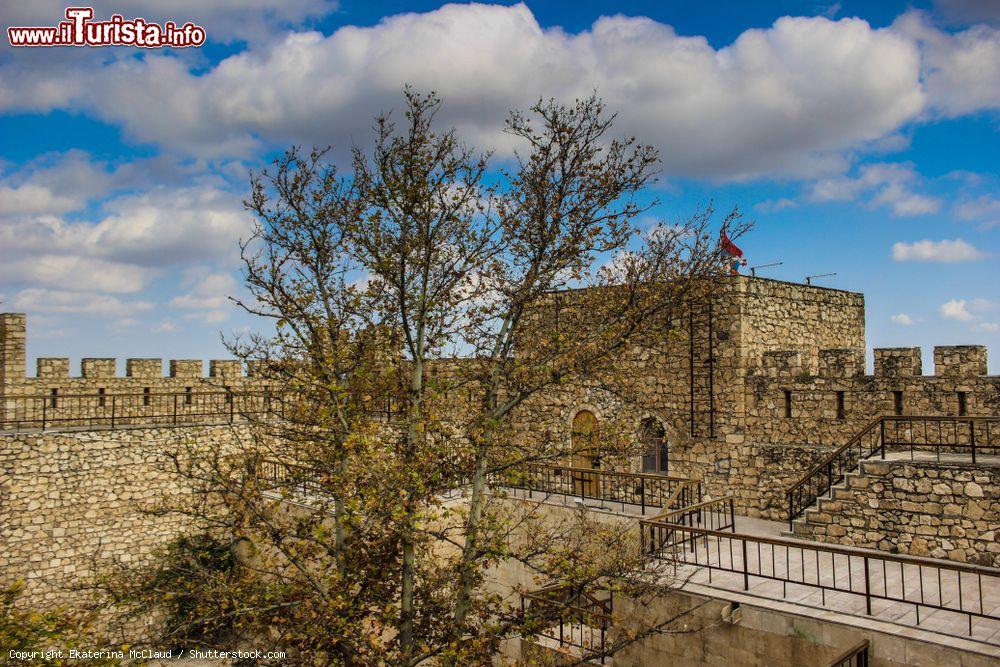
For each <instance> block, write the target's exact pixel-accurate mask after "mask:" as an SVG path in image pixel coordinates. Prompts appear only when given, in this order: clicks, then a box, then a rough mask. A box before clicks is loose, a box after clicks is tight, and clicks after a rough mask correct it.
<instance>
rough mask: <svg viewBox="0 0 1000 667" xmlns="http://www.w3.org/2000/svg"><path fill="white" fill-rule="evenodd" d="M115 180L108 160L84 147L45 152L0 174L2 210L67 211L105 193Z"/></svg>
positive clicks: (21, 212)
mask: <svg viewBox="0 0 1000 667" xmlns="http://www.w3.org/2000/svg"><path fill="white" fill-rule="evenodd" d="M112 182H113V176H112V174H111V173H110V172H109V171H108V166H107V164H105V163H103V162H95V161H92V160H91V159H90V156H89V155H87V153H85V152H83V151H78V150H72V151H68V152H66V153H64V154H61V155H59V154H48V155H44V156H42V157H40V158H38V159H35V160H32V161H31V162H29V163H27V164H26V165H24V166H23V167H21V168H19V169H18V170H17V171H15V172H13V173H10V174H5V175H4V176H3V177H2V178H0V211H2V212H3V215H4V217H7V216H16V215H30V214H59V213H66V212H68V211H72V210H74V209H78V208H81V207H82V206H83V205H84V204H86V203H87V202H88V201H92V200H94V199H97V198H99V197H101V196H102V195H104V194H105V193H106V192H107V191H108V189H109V188H110V187H111V184H112Z"/></svg>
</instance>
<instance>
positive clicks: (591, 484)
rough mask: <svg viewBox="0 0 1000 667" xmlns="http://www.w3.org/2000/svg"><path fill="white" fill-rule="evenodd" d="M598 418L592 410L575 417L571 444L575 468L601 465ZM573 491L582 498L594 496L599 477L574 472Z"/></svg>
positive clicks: (579, 413) (591, 467) (592, 467)
mask: <svg viewBox="0 0 1000 667" xmlns="http://www.w3.org/2000/svg"><path fill="white" fill-rule="evenodd" d="M599 438H600V436H599V434H598V423H597V416H596V415H595V414H594V413H593V412H591V411H590V410H580V411H579V412H578V413H576V415H575V416H574V417H573V426H572V428H571V431H570V444H571V446H572V450H573V456H572V466H573V467H574V468H582V469H587V470H590V469H595V468H597V467H598V466H599V465H600V459H599V454H600V452H599V444H600V442H599ZM573 491H574V493H578V494H580V495H581V496H593V495H594V494H595V492H596V491H597V476H596V475H592V474H588V473H585V472H580V471H574V473H573Z"/></svg>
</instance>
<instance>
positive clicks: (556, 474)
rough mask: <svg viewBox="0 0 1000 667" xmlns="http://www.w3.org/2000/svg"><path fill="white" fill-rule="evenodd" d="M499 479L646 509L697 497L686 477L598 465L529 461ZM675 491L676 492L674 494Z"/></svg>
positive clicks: (533, 489) (518, 485) (513, 484)
mask: <svg viewBox="0 0 1000 667" xmlns="http://www.w3.org/2000/svg"><path fill="white" fill-rule="evenodd" d="M514 472H515V474H513V475H509V476H506V477H505V478H504V479H503V480H500V481H499V484H500V485H501V486H508V487H512V488H519V489H523V490H525V491H527V492H528V496H529V497H530V498H533V497H534V494H535V493H544V494H560V495H567V496H576V497H578V498H584V499H593V500H600V501H602V502H612V503H620V504H621V505H622V509H623V511H624V509H625V505H633V506H636V507H638V508H639V510H640V511H641V512H642V513H643V514H645V513H646V510H647V509H648V508H663V507H666V506H667V505H668V503H671V504H679V505H680V506H684V505H689V504H692V503H695V502H699V501H700V500H701V484H700V483H698V482H696V481H694V480H691V479H688V478H686V477H677V476H674V475H661V474H659V473H648V472H619V471H615V470H603V469H599V468H578V467H573V466H561V465H552V464H547V463H529V464H527V465H525V466H523V467H520V468H517V469H516V470H515V471H514ZM675 494H677V495H676V496H675Z"/></svg>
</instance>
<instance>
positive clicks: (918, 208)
mask: <svg viewBox="0 0 1000 667" xmlns="http://www.w3.org/2000/svg"><path fill="white" fill-rule="evenodd" d="M919 180H920V177H919V175H918V174H917V172H916V170H915V169H914V168H913V165H912V164H910V163H898V162H896V163H874V164H866V165H864V166H863V167H861V168H860V169H859V170H858V175H857V176H856V177H853V178H852V177H849V176H836V177H832V178H824V179H820V180H818V181H816V182H815V183H813V184H812V185H811V186H810V187H809V189H808V191H807V193H806V199H807V200H808V201H812V202H832V201H853V200H855V199H858V198H861V197H862V196H865V197H868V198H869V204H870V205H871V206H876V207H877V206H885V207H887V208H889V209H891V210H892V213H893V215H895V216H899V217H904V216H913V215H924V214H928V213H936V212H937V211H938V210H940V208H941V200H940V199H937V198H935V197H929V196H927V195H922V194H919V193H917V192H914V191H913V190H912V186H913V184H914V183H917V182H919Z"/></svg>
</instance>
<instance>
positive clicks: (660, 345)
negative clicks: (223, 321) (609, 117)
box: [0, 276, 1000, 601]
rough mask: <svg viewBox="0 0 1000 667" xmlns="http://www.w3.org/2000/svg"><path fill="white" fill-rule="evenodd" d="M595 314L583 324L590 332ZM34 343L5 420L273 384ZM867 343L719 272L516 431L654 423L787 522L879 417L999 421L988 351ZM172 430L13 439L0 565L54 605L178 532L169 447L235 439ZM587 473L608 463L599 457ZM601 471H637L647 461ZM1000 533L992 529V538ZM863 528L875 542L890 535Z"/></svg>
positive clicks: (17, 332) (0, 510) (212, 430)
mask: <svg viewBox="0 0 1000 667" xmlns="http://www.w3.org/2000/svg"><path fill="white" fill-rule="evenodd" d="M582 313H583V318H582V319H580V317H579V315H578V316H577V318H578V319H580V321H581V322H582V323H583V325H584V326H585V325H586V320H585V316H586V311H585V309H584V310H583V311H582ZM26 333H27V332H26V321H25V316H24V315H21V314H12V313H7V314H0V407H2V408H3V412H4V415H8V416H9V415H10V414H11V410H14V409H16V406H17V405H22V404H27V402H28V399H27V397H39V398H38V399H31V400H39V399H41V400H42V401H43V406H45V407H46V408H47V409H49V410H56V411H62V412H63V413H67V412H69V413H72V411H73V410H74V409H75V408H74V407H73V405H74V404H73V402H72V401H70V400H65V397H70V396H73V395H81V394H86V395H88V396H89V397H90V398H89V399H88V401H89V403H88V405H91V408H90V409H92V408H93V405H94V404H95V403H94V401H97V403H96V405H102V404H101V401H102V399H103V398H104V397H107V398H108V399H111V398H113V397H116V396H124V395H129V396H132V397H137V398H133V399H131V400H132V401H133V402H134V404H135V406H136V409H135V413H134V415H133V419H134V421H133V422H132V423H133V424H135V425H139V424H140V423H141V422H142V417H143V415H144V414H145V413H144V412H143V410H144V409H145V408H150V409H152V408H156V407H157V404H156V398H155V397H156V396H157V395H159V394H165V395H169V396H171V399H172V400H171V405H172V406H173V407H174V410H176V409H177V408H176V406H177V404H178V403H180V405H181V406H184V405H185V400H184V399H185V396H186V395H187V394H189V393H198V392H216V393H219V392H224V391H225V390H226V389H229V390H233V391H239V390H252V389H255V388H260V387H265V386H267V384H266V383H265V379H264V378H263V377H261V376H260V374H259V373H257V372H256V370H255V369H254V368H249V369H247V370H246V372H244V369H243V368H242V366H241V364H240V363H239V362H236V361H231V360H214V361H211V362H209V363H208V365H207V371H208V372H207V373H205V370H206V368H205V364H204V363H203V362H201V361H197V360H187V359H177V360H170V361H169V362H168V363H167V365H166V368H164V363H163V361H162V360H161V359H158V358H153V359H128V360H126V361H125V363H124V375H118V374H117V372H116V371H117V370H118V366H119V363H118V362H116V361H115V360H113V359H84V360H83V361H82V363H81V367H80V369H79V375H78V376H71V375H70V367H69V361H68V360H67V359H65V358H42V359H38V360H37V362H36V364H35V366H36V375H35V376H34V377H28V376H27V375H26V372H25V370H26V358H25V337H26ZM864 340H865V336H864V297H863V295H861V294H857V293H852V292H844V291H840V290H831V289H825V288H819V287H813V286H807V285H795V284H790V283H784V282H780V281H773V280H765V279H759V278H750V277H745V276H738V277H725V278H720V279H719V280H718V283H717V285H716V286H715V288H714V289H713V290H711V296H710V297H709V298H708V299H706V300H705V301H703V302H700V303H696V304H689V305H688V307H687V308H686V309H685V310H682V311H679V312H677V313H674V314H672V316H671V317H670V318H669V319H668V321H665V322H662V323H660V324H658V325H657V327H655V330H654V331H650V332H649V334H648V335H643V336H641V337H637V338H636V339H635V340H634V341H631V342H630V344H629V346H628V347H627V349H626V350H625V351H624V352H623V353H622V354H621V355H620V356H619V357H618V358H617V359H616V362H615V369H616V375H619V376H620V377H621V378H624V379H625V382H624V384H622V385H620V386H618V387H617V388H611V387H609V386H608V385H607V384H602V383H601V382H592V383H587V384H586V385H583V384H571V385H560V386H558V387H556V388H552V389H550V390H547V391H544V392H542V393H539V394H537V395H535V396H533V397H532V398H531V399H530V400H529V401H527V402H526V403H525V404H524V405H523V406H522V407H521V408H520V409H519V410H518V412H517V413H516V414H515V416H514V420H513V424H512V429H513V431H512V437H514V438H515V439H517V440H521V441H524V442H530V441H536V442H537V441H540V440H544V441H548V442H554V443H566V444H569V442H570V440H571V431H572V424H573V422H574V419H575V418H576V416H577V415H579V414H580V413H581V412H583V411H587V412H590V413H592V415H593V416H594V417H595V419H596V422H597V424H598V425H599V427H600V428H601V429H611V428H612V427H613V428H615V429H619V430H620V432H622V433H624V435H625V436H626V437H632V438H634V439H639V440H642V439H643V438H645V437H646V435H647V434H648V433H649V432H650V431H649V429H648V427H649V425H650V424H652V425H654V428H653V429H652V431H653V432H654V433H655V434H656V435H655V438H654V441H651V442H650V443H649V444H650V446H651V447H655V448H656V454H657V457H659V458H656V457H654V458H656V463H655V465H656V466H657V468H656V470H657V471H660V472H669V473H672V474H677V475H683V476H687V477H691V478H696V479H699V480H701V481H702V487H703V489H704V491H705V493H706V495H707V496H708V497H716V498H717V497H721V496H725V495H732V496H734V498H735V500H736V506H737V508H738V511H740V512H741V513H743V514H747V515H750V516H755V517H764V518H770V519H779V520H785V519H786V499H785V493H786V491H787V489H788V488H789V487H790V486H791V485H792V484H794V483H795V482H796V481H798V479H799V478H800V477H801V476H802V475H803V474H804V472H805V471H806V470H808V469H809V468H811V467H812V466H813V465H815V464H816V463H818V462H820V461H821V460H822V459H823V458H824V457H825V456H827V454H828V453H829V452H830V451H831V450H832V449H833V448H834V447H836V446H837V445H841V444H844V443H845V442H846V441H847V440H848V439H849V438H850V437H851V436H852V435H854V434H856V433H858V432H859V430H860V429H861V428H862V427H864V426H865V425H866V424H868V423H869V422H870V421H871V420H872V419H873V418H875V417H878V416H881V415H894V414H902V415H928V416H935V415H939V416H948V415H954V416H978V415H982V416H995V415H997V414H1000V377H997V376H991V375H988V374H987V363H986V349H985V348H983V347H981V346H976V345H954V346H939V347H936V348H934V351H933V359H934V374H933V375H927V376H925V375H922V363H921V361H922V360H921V350H920V349H919V348H887V349H876V350H874V353H873V355H874V366H873V367H874V372H873V373H872V374H867V373H866V371H865V363H864V356H865V352H864ZM433 366H434V365H432V367H433ZM437 367H438V370H439V371H440V373H441V376H442V377H444V376H447V375H448V373H450V372H453V371H454V368H453V367H452V366H451V365H450V364H437ZM456 367H457V366H456ZM430 372H432V373H433V372H434V371H433V370H432V371H430ZM276 389H280V388H276ZM147 396H148V397H149V404H146V403H145V401H146V397H147ZM178 396H180V400H177V397H178ZM107 402H108V403H110V402H111V400H108V401H107ZM182 409H183V407H182ZM195 412H197V410H196V411H195ZM4 415H0V417H3V416H4ZM50 416H51V415H50ZM153 423H154V424H162V423H163V422H153ZM174 423H177V424H178V426H177V427H176V428H144V429H129V428H126V429H124V430H120V431H113V432H110V431H86V430H83V431H81V432H77V433H65V432H64V433H59V432H55V433H44V434H42V433H34V434H31V433H29V434H19V435H18V434H9V435H0V523H2V527H0V531H3V532H2V537H3V540H4V545H5V549H4V553H3V554H2V555H0V568H2V569H3V570H4V571H5V572H8V573H11V574H12V575H15V576H29V577H31V578H32V579H33V580H34V583H33V586H34V587H35V588H34V589H33V590H38V591H40V592H39V595H41V599H44V600H45V601H54V600H56V599H57V597H58V596H57V593H56V592H51V591H49V592H41V591H42V588H44V581H43V580H44V579H45V578H50V579H53V580H61V581H67V580H68V581H72V580H73V578H74V577H75V576H76V573H77V572H79V571H80V568H81V567H82V566H81V564H80V562H81V560H80V559H82V558H85V557H87V556H88V555H89V554H90V553H91V552H95V551H102V550H103V553H106V555H108V556H113V557H121V558H135V557H139V556H141V555H142V554H143V553H145V552H148V549H149V548H150V547H151V546H152V545H154V543H155V542H157V541H160V542H162V541H163V539H165V538H166V536H167V535H169V534H174V533H176V530H177V529H178V526H176V525H160V524H156V523H154V524H150V525H146V524H145V523H144V522H145V521H147V520H149V517H148V516H146V515H143V514H142V513H141V512H140V511H139V510H138V509H137V503H139V504H141V502H142V501H143V500H144V499H147V498H153V497H155V496H156V495H157V494H161V495H162V494H165V493H168V494H172V493H175V492H177V489H176V488H175V486H173V485H174V482H173V481H172V480H170V479H169V478H167V477H160V476H159V475H160V473H159V472H158V471H159V470H160V467H158V464H157V461H158V455H157V454H156V445H157V444H158V443H159V444H165V445H166V446H171V443H176V442H178V439H188V440H190V439H192V438H193V439H204V438H207V439H218V438H225V437H229V436H227V435H226V434H227V433H231V430H230V428H231V427H229V426H221V427H219V426H216V427H212V426H193V425H187V426H184V425H182V424H181V422H176V421H175V422H174ZM188 423H189V424H190V423H191V422H188ZM237 428H239V427H237ZM643 442H645V441H643ZM644 446H645V445H644ZM592 463H593V465H594V466H598V465H601V462H600V459H599V452H598V453H597V456H595V458H594V460H593V462H592ZM661 463H662V465H661ZM603 465H606V466H607V465H621V466H623V467H625V468H630V469H632V470H640V469H645V467H646V466H647V465H648V460H647V457H643V456H636V457H635V458H634V459H633V460H631V461H606V462H604V463H603ZM914 502H915V501H914ZM925 516H926V517H927V519H926V520H927V521H930V522H931V524H934V525H937V524H938V523H940V521H939V520H938V518H937V517H934V516H930V515H925ZM865 520H866V521H867V518H866V519H865ZM935 522H936V523H935ZM899 523H900V525H903V524H904V523H906V522H902V521H901V522H899ZM987 523H988V522H987ZM931 524H926V525H931ZM906 525H912V521H911V522H910V523H909V524H906ZM921 525H925V524H921ZM991 526H992V524H989V525H986V526H985V527H984V528H983V530H981V531H980V533H982V534H985V535H990V534H991V533H990V532H989V531H990V530H991V529H992V528H991ZM900 530H903V529H900ZM833 531H834V532H838V529H837V528H834V529H833ZM868 532H872V531H868V530H866V531H865V533H866V534H865V535H864V541H865V543H871V544H875V545H881V544H882V543H884V542H885V541H886V540H885V538H882V537H880V538H879V539H875V538H874V536H870V535H867V533H868ZM869 538H871V539H869ZM851 539H854V540H860V539H861V538H860V537H859V536H858V535H854V536H853V537H852V538H851ZM894 539H895V538H894ZM984 539H986V538H984ZM914 542H915V543H916V544H917V545H918V547H919V545H920V544H921V543H920V542H919V541H916V540H914ZM940 548H942V549H945V550H947V549H946V546H941V547H940ZM976 548H978V547H976ZM144 550H146V551H144ZM967 553H968V552H967ZM977 553H978V552H977ZM46 590H48V589H46Z"/></svg>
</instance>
